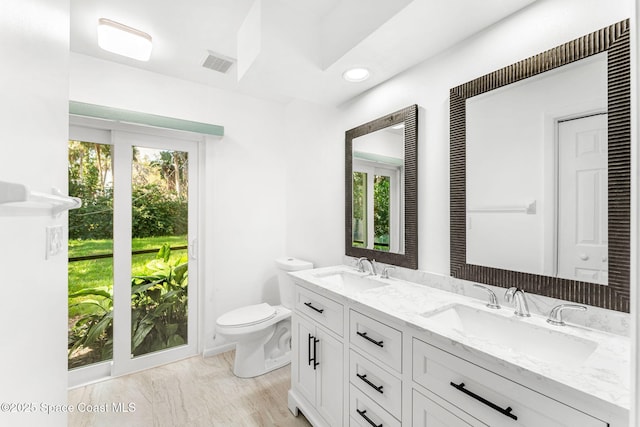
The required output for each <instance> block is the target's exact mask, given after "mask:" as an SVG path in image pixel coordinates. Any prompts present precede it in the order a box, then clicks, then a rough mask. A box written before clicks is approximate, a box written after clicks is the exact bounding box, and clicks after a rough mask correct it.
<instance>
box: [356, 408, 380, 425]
mask: <svg viewBox="0 0 640 427" xmlns="http://www.w3.org/2000/svg"><path fill="white" fill-rule="evenodd" d="M356 412H357V413H358V414H360V416H361V417H362V418H364V419H365V420H366V421H367V422H368V423H369V424H371V425H372V426H373V427H382V424H376V423H374V422H373V420H372V419H371V418H369V417H367V415H366V414H367V410H366V409H365V410H364V411H361V410H360V409H356Z"/></svg>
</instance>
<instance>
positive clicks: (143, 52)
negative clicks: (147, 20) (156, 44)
mask: <svg viewBox="0 0 640 427" xmlns="http://www.w3.org/2000/svg"><path fill="white" fill-rule="evenodd" d="M98 46H100V47H101V48H102V49H104V50H107V51H109V52H113V53H117V54H118V55H122V56H126V57H128V58H133V59H137V60H138V61H148V60H149V58H150V57H151V49H152V48H153V45H152V43H151V36H150V35H149V34H147V33H145V32H142V31H140V30H136V29H135V28H131V27H128V26H126V25H124V24H121V23H119V22H115V21H112V20H110V19H106V18H100V19H99V20H98Z"/></svg>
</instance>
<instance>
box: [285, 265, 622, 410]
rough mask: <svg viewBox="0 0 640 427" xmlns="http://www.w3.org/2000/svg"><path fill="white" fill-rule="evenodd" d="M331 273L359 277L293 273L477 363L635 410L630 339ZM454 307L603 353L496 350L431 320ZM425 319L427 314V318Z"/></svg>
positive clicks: (416, 287)
mask: <svg viewBox="0 0 640 427" xmlns="http://www.w3.org/2000/svg"><path fill="white" fill-rule="evenodd" d="M331 272H337V273H339V272H350V273H354V274H357V272H356V270H355V269H354V268H353V267H349V266H334V267H325V268H318V269H313V270H304V271H298V272H293V273H290V274H291V275H292V276H293V277H296V278H298V279H301V280H303V281H304V282H305V283H306V284H307V285H308V286H309V287H310V289H313V288H317V290H325V291H329V292H330V293H333V294H334V295H337V296H338V297H340V298H345V299H347V300H348V301H349V302H350V303H352V304H355V305H358V304H361V305H364V306H366V307H368V308H370V309H373V310H376V311H378V312H380V313H384V314H386V315H388V316H391V317H393V318H395V319H397V320H399V321H401V322H404V323H405V324H406V325H407V326H409V327H411V328H413V329H414V330H417V331H419V332H420V333H423V334H426V335H427V336H432V337H434V338H436V339H437V340H439V341H440V342H441V341H442V340H444V341H445V342H446V343H447V344H448V345H450V346H453V347H455V348H457V349H459V350H460V352H461V353H463V354H465V353H468V354H470V355H472V356H473V357H475V358H480V359H482V360H486V361H487V362H489V363H493V364H498V365H500V366H503V367H505V368H506V369H507V370H509V371H511V372H516V373H518V375H521V376H527V377H529V378H533V379H535V380H538V381H544V383H545V385H547V386H552V387H553V386H555V387H556V389H559V393H560V392H562V391H563V390H566V388H567V387H568V388H570V389H572V390H574V391H576V392H578V393H581V394H583V395H586V396H587V397H595V398H597V399H599V400H600V401H603V402H605V403H606V404H609V405H613V406H614V407H615V408H617V409H623V410H627V411H628V410H629V408H630V404H631V385H630V381H631V380H630V377H631V375H630V354H631V344H630V340H629V338H627V337H624V336H620V335H614V334H610V333H606V332H602V331H598V330H595V329H589V328H586V327H581V326H576V325H572V324H569V323H567V325H566V326H562V327H554V326H550V325H548V324H547V323H546V318H545V317H542V316H539V315H536V314H532V316H531V317H528V318H520V317H516V316H515V315H514V314H513V308H512V307H504V306H503V307H502V309H500V310H492V309H489V308H486V306H485V303H486V301H484V300H478V299H474V298H470V297H467V296H463V295H459V294H455V293H452V292H447V291H443V290H440V289H435V288H431V287H429V286H427V285H421V284H416V283H412V282H407V281H403V280H398V279H393V278H390V279H381V278H379V277H376V278H375V279H374V280H375V281H378V282H380V283H384V286H379V287H373V288H370V289H365V290H361V289H357V288H347V287H345V286H343V285H342V284H341V282H340V281H337V280H327V279H324V278H323V277H321V276H322V275H323V274H328V273H331ZM453 304H462V305H465V306H468V307H472V308H473V309H474V310H479V311H485V312H487V313H491V314H493V315H496V316H503V317H504V318H505V320H506V321H507V322H509V321H510V322H514V321H516V322H525V323H529V324H531V325H533V326H535V327H537V328H539V329H538V330H540V329H541V330H543V331H547V332H548V333H549V334H556V331H557V332H561V333H564V334H566V335H568V336H569V337H568V339H572V340H576V341H584V342H590V343H595V344H596V345H597V347H596V348H595V350H593V351H592V352H591V353H590V355H589V356H588V358H586V360H581V361H579V362H577V363H566V361H563V362H559V361H549V360H548V359H547V360H543V359H541V358H536V357H535V356H532V355H530V354H523V353H522V352H517V351H514V350H513V349H512V348H509V347H508V346H506V345H500V344H498V345H496V343H494V342H492V340H489V339H478V338H477V337H470V336H467V335H465V334H463V333H461V332H460V331H459V330H456V328H455V326H452V323H451V322H446V323H445V322H441V321H440V322H438V321H436V320H435V319H430V318H429V316H428V314H429V313H431V312H439V311H442V310H443V309H444V308H446V307H449V306H452V305H453ZM425 314H427V315H426V316H425Z"/></svg>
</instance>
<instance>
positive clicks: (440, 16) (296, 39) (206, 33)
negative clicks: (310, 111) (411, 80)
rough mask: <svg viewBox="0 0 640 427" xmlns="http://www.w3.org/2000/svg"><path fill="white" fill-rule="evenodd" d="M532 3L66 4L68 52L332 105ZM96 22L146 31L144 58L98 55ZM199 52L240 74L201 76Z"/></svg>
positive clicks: (139, 0) (236, 0) (240, 0)
mask: <svg viewBox="0 0 640 427" xmlns="http://www.w3.org/2000/svg"><path fill="white" fill-rule="evenodd" d="M534 1H535V0H483V1H478V0H189V1H186V2H178V1H175V0H71V50H72V51H73V52H77V53H81V54H85V55H89V56H93V57H97V58H101V59H105V60H109V61H113V62H118V63H121V64H125V65H129V66H132V67H137V68H142V69H146V70H149V71H153V72H157V73H161V74H166V75H169V76H173V77H178V78H181V79H185V80H189V81H193V82H197V83H202V84H206V85H211V86H214V87H217V88H221V89H225V90H230V91H236V92H241V93H245V94H250V95H253V96H258V97H264V98H268V99H273V100H277V101H282V102H287V101H289V100H291V99H294V98H297V99H304V100H307V101H311V102H315V103H319V104H325V105H338V104H340V103H342V102H344V101H347V100H349V99H351V98H352V97H354V96H357V95H358V94H360V93H362V92H364V91H366V90H367V89H369V88H371V87H373V86H376V85H378V84H380V83H382V82H384V81H385V80H387V79H389V78H391V77H393V76H394V75H396V74H398V73H400V72H402V71H404V70H406V69H408V68H410V67H411V66H413V65H415V64H417V63H419V62H422V61H424V60H425V59H427V58H429V57H431V56H433V55H434V54H436V53H438V52H441V51H443V50H444V49H446V48H448V47H450V46H452V45H454V44H456V43H458V42H460V41H461V40H463V39H465V38H467V37H469V36H471V35H473V34H474V33H476V32H478V31H480V30H482V29H484V28H486V27H488V26H490V25H492V24H493V23H495V22H497V21H499V20H501V19H503V18H504V17H506V16H508V15H510V14H512V13H514V12H515V11H517V10H519V9H521V8H523V7H525V6H526V5H528V4H530V3H532V2H534ZM256 2H259V3H258V5H257V6H259V9H257V10H258V13H257V15H254V16H257V17H258V19H257V20H256V19H254V20H248V21H247V24H246V25H245V26H244V27H243V31H245V34H246V32H248V33H249V34H251V35H252V37H253V39H252V40H253V41H254V43H253V47H254V50H253V52H249V51H248V50H247V49H244V46H245V44H244V43H241V44H240V45H241V48H240V51H239V49H238V31H239V29H240V28H241V27H242V25H243V22H244V21H245V18H247V15H248V14H249V12H250V11H251V10H253V9H252V8H253V7H254V4H255V3H256ZM99 18H108V19H111V20H114V21H117V22H120V23H123V24H125V25H128V26H130V27H134V28H137V29H139V30H141V31H144V32H147V33H149V34H150V35H151V36H152V37H153V45H154V47H153V52H152V55H151V60H150V61H148V62H139V61H136V60H132V59H128V58H124V57H120V56H118V55H115V54H111V53H109V52H106V51H103V50H101V49H100V48H99V47H98V43H97V31H96V27H97V22H98V19H99ZM208 51H213V52H216V53H218V54H221V55H224V56H227V57H231V58H234V59H238V58H239V59H240V61H241V62H242V63H243V64H248V66H247V65H243V66H242V68H243V69H244V68H246V71H245V72H243V73H240V74H241V75H240V76H239V73H238V66H237V64H234V65H233V66H232V67H231V68H230V69H229V71H228V72H227V73H226V74H222V73H219V72H216V71H212V70H209V69H206V68H203V67H202V62H203V61H204V59H205V58H206V56H207V54H208ZM253 54H256V55H255V57H254V55H253ZM352 66H364V67H367V68H368V69H369V70H371V73H372V76H371V78H370V79H369V80H367V81H365V82H361V83H348V82H345V81H344V80H343V79H342V73H343V72H344V71H345V70H346V69H347V68H349V67H352ZM239 77H240V78H239Z"/></svg>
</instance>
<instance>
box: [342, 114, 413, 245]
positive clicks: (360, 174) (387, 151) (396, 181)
mask: <svg viewBox="0 0 640 427" xmlns="http://www.w3.org/2000/svg"><path fill="white" fill-rule="evenodd" d="M403 189H404V123H399V124H396V125H393V126H389V127H386V128H384V129H380V130H377V131H375V132H372V133H369V134H366V135H362V136H359V137H357V138H354V139H353V190H352V194H353V198H352V203H353V211H352V215H353V218H352V232H353V241H352V245H353V246H354V247H359V248H366V249H374V250H377V251H384V252H393V253H399V254H403V253H404V218H403V215H402V213H403V212H404V194H403Z"/></svg>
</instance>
